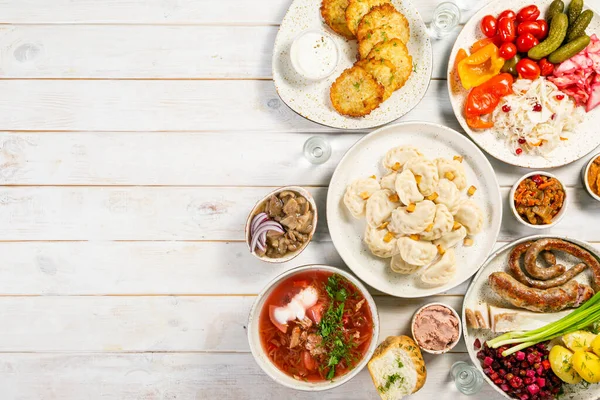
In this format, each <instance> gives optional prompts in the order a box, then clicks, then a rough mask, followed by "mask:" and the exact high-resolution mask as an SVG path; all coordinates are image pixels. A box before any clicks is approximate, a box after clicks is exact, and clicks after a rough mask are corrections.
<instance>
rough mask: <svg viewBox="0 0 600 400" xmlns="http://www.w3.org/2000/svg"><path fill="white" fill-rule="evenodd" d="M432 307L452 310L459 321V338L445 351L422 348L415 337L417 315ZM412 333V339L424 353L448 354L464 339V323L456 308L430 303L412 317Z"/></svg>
mask: <svg viewBox="0 0 600 400" xmlns="http://www.w3.org/2000/svg"><path fill="white" fill-rule="evenodd" d="M431 306H442V307H445V308H447V309H448V310H450V311H451V312H452V314H454V316H455V317H456V320H457V321H458V336H457V338H456V340H455V341H454V342H453V343H451V344H450V346H448V347H447V348H445V349H443V350H431V349H428V348H425V347H423V346H421V344H420V343H419V341H418V340H417V339H416V337H415V320H416V318H417V315H419V313H420V312H421V311H423V310H424V309H426V308H427V307H431ZM410 332H411V333H412V337H413V339H414V340H415V342H416V343H417V344H418V345H419V347H420V348H421V350H423V351H424V352H426V353H429V354H444V353H447V352H449V351H450V350H452V349H453V348H454V347H455V346H456V344H457V343H458V342H459V340H460V338H461V337H462V323H461V322H460V317H459V316H458V313H457V312H456V310H455V309H454V308H452V307H450V306H449V305H447V304H444V303H429V304H425V305H424V306H423V307H421V308H419V309H418V310H417V311H416V312H415V313H414V315H413V317H412V321H411V323H410Z"/></svg>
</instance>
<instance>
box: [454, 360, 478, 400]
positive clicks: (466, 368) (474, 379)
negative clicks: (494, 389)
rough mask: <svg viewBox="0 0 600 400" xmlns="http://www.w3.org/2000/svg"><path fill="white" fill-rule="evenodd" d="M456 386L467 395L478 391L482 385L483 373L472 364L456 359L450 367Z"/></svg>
mask: <svg viewBox="0 0 600 400" xmlns="http://www.w3.org/2000/svg"><path fill="white" fill-rule="evenodd" d="M450 372H451V373H452V377H453V378H454V384H455V385H456V388H457V389H458V390H459V391H460V392H461V393H462V394H466V395H467V396H471V395H473V394H476V393H478V392H479V391H480V390H481V387H482V386H483V375H481V372H479V370H478V369H477V368H475V367H474V366H472V365H471V364H469V363H466V362H464V361H457V362H455V363H454V364H453V365H452V368H451V369H450Z"/></svg>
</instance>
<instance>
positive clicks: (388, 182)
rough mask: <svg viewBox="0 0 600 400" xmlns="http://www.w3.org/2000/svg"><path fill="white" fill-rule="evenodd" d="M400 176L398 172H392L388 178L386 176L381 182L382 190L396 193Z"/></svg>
mask: <svg viewBox="0 0 600 400" xmlns="http://www.w3.org/2000/svg"><path fill="white" fill-rule="evenodd" d="M397 175H398V173H397V172H390V173H389V174H387V175H386V176H384V177H383V178H381V182H379V185H380V186H381V188H382V189H388V190H391V191H394V192H395V191H396V176H397Z"/></svg>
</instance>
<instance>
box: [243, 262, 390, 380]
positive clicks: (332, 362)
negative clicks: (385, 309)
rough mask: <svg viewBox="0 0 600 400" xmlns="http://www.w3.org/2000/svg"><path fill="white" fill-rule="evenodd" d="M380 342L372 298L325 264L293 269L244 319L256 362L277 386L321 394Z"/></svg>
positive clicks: (358, 368) (351, 374)
mask: <svg viewBox="0 0 600 400" xmlns="http://www.w3.org/2000/svg"><path fill="white" fill-rule="evenodd" d="M378 337H379V316H378V314H377V307H376V305H375V302H374V300H373V297H372V296H371V295H370V294H369V292H368V291H367V289H366V287H365V286H364V285H363V284H362V283H361V282H360V281H359V280H358V279H357V278H355V277H354V276H353V275H352V274H350V273H348V272H346V271H344V270H342V269H339V268H336V267H330V266H326V265H307V266H302V267H298V268H294V269H291V270H289V271H287V272H284V273H283V274H281V275H279V276H278V277H277V278H275V279H274V280H273V281H271V282H270V283H269V284H268V285H267V286H266V287H265V289H263V291H262V292H261V293H260V294H259V295H258V297H257V299H256V301H255V303H254V305H253V306H252V309H251V310H250V316H249V320H248V342H249V344H250V350H251V351H252V355H253V356H254V359H255V360H256V362H257V363H258V365H259V366H260V367H261V368H262V370H263V371H264V372H265V373H266V374H267V375H268V376H269V377H271V378H272V379H273V380H274V381H275V382H277V383H279V384H281V385H284V386H287V387H289V388H292V389H296V390H304V391H322V390H327V389H332V388H334V387H337V386H339V385H341V384H343V383H345V382H347V381H348V380H350V379H352V378H353V377H354V376H355V375H356V374H358V373H359V372H360V371H361V370H362V369H363V368H364V367H365V365H366V364H367V362H368V361H369V360H370V358H371V356H372V355H373V353H374V351H375V348H376V347H377V342H378Z"/></svg>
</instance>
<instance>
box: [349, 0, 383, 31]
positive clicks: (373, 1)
mask: <svg viewBox="0 0 600 400" xmlns="http://www.w3.org/2000/svg"><path fill="white" fill-rule="evenodd" d="M385 3H391V0H350V2H349V3H348V8H346V24H347V25H348V29H349V30H350V32H352V34H354V35H356V31H357V30H358V24H359V23H360V21H361V20H362V18H363V17H364V16H365V15H366V14H367V13H368V12H369V11H370V10H371V8H373V7H375V6H378V5H381V4H385Z"/></svg>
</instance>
